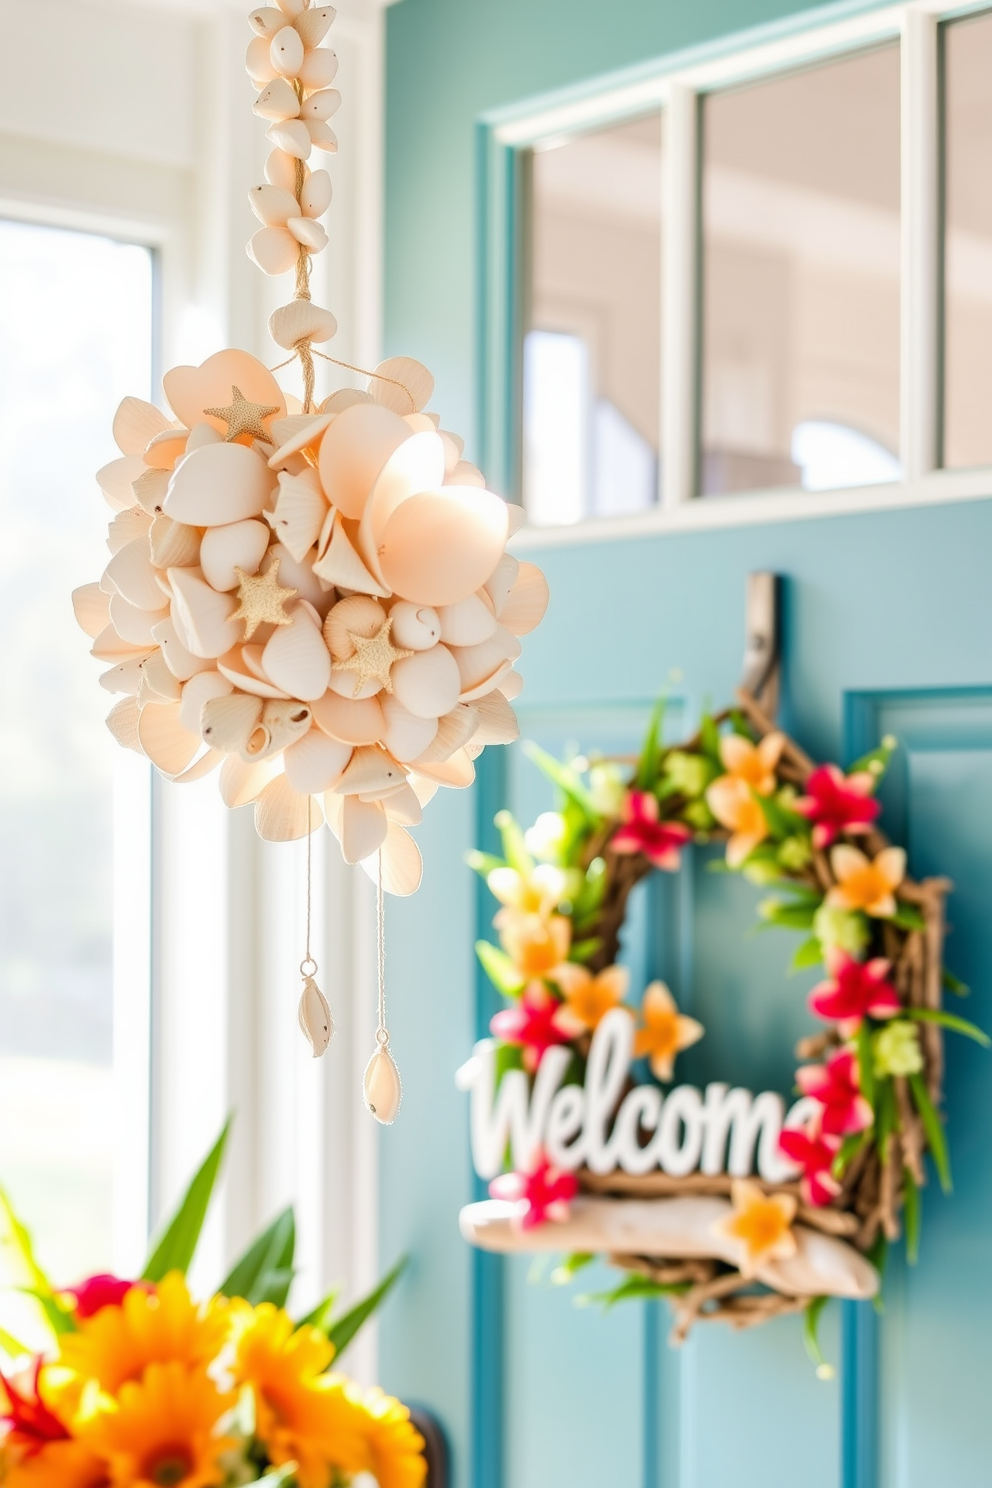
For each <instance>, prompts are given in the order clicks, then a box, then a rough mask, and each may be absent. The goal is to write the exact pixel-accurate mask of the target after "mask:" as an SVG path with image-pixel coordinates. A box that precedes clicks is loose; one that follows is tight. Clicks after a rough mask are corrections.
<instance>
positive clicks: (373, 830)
mask: <svg viewBox="0 0 992 1488" xmlns="http://www.w3.org/2000/svg"><path fill="white" fill-rule="evenodd" d="M335 794H336V793H335V792H334V791H328V793H327V795H326V796H325V797H324V801H325V809H328V803H330V802H332V801H334V799H335ZM337 799H338V800H339V801H341V806H340V817H339V822H338V834H339V840H340V842H341V856H342V857H343V858H344V860H345V862H346V863H349V864H351V863H360V862H361V861H362V859H363V858H367V857H368V856H369V854H370V853H374V852H377V851H378V849H379V848H380V847H381V846H382V844H383V843H384V842H385V840H386V831H387V828H388V825H389V824H388V822H387V821H386V813H385V812H384V811H383V809H382V807H381V806H380V805H379V803H378V802H377V801H360V800H359V799H358V797H357V796H344V797H343V798H342V797H341V796H338V797H337ZM333 809H334V808H333V807H331V808H330V810H333ZM330 810H328V819H330Z"/></svg>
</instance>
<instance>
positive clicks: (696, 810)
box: [682, 800, 716, 832]
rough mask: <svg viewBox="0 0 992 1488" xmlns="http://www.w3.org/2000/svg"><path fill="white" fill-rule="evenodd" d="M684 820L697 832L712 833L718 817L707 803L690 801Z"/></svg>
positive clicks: (683, 813)
mask: <svg viewBox="0 0 992 1488" xmlns="http://www.w3.org/2000/svg"><path fill="white" fill-rule="evenodd" d="M682 819H683V821H685V822H686V823H687V824H688V825H689V826H690V827H693V828H694V829H695V830H696V831H697V832H712V830H713V828H714V827H715V826H716V817H715V816H714V815H713V813H712V811H711V810H710V808H709V807H708V806H707V804H706V802H705V801H702V800H700V801H690V802H689V804H688V806H687V807H686V808H685V810H684V811H683V812H682Z"/></svg>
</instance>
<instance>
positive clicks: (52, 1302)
mask: <svg viewBox="0 0 992 1488" xmlns="http://www.w3.org/2000/svg"><path fill="white" fill-rule="evenodd" d="M13 1290H14V1291H16V1292H21V1293H22V1294H23V1295H24V1296H25V1297H33V1298H34V1300H35V1301H36V1302H37V1304H38V1306H39V1307H40V1308H41V1310H42V1312H43V1313H44V1314H45V1321H46V1322H47V1323H48V1326H49V1327H50V1328H51V1330H52V1332H53V1333H54V1334H55V1337H56V1338H62V1337H64V1335H65V1334H66V1333H78V1331H79V1329H78V1328H77V1326H76V1319H75V1318H74V1317H73V1315H72V1313H71V1312H70V1311H69V1309H68V1307H63V1306H62V1303H61V1302H60V1301H59V1300H58V1298H57V1297H56V1296H55V1295H54V1294H53V1293H52V1292H45V1291H41V1290H40V1289H39V1288H37V1287H14V1288H13Z"/></svg>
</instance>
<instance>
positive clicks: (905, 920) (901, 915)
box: [886, 899, 927, 930]
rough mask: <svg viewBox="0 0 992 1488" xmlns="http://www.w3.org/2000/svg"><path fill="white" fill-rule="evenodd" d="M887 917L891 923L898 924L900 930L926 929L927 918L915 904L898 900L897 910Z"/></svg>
mask: <svg viewBox="0 0 992 1488" xmlns="http://www.w3.org/2000/svg"><path fill="white" fill-rule="evenodd" d="M886 919H887V921H888V923H889V924H890V925H898V926H899V929H900V930H925V929H926V926H927V922H926V920H925V919H924V918H923V916H922V915H921V914H920V911H919V910H918V909H917V908H916V906H915V905H914V904H904V903H903V902H902V900H901V899H900V900H897V902H896V912H895V914H893V915H887V916H886Z"/></svg>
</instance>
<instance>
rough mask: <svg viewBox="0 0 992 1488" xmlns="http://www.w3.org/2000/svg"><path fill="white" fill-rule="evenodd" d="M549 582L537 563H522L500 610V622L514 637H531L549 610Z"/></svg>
mask: <svg viewBox="0 0 992 1488" xmlns="http://www.w3.org/2000/svg"><path fill="white" fill-rule="evenodd" d="M548 598H549V594H548V581H547V579H546V578H545V577H544V575H543V573H542V572H541V570H540V569H539V568H538V567H537V565H536V564H535V563H521V565H520V571H519V573H518V574H517V578H516V582H515V583H514V585H513V588H512V589H511V590H510V593H509V595H508V597H507V599H506V602H505V604H504V605H503V607H502V609H501V610H500V615H499V621H500V624H501V625H505V626H506V628H507V630H510V631H512V632H513V634H514V635H518V636H522V635H529V634H530V632H531V631H532V630H533V629H534V628H535V626H537V625H539V624H540V623H541V621H542V620H543V619H544V612H545V610H546V609H547V608H548Z"/></svg>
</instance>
